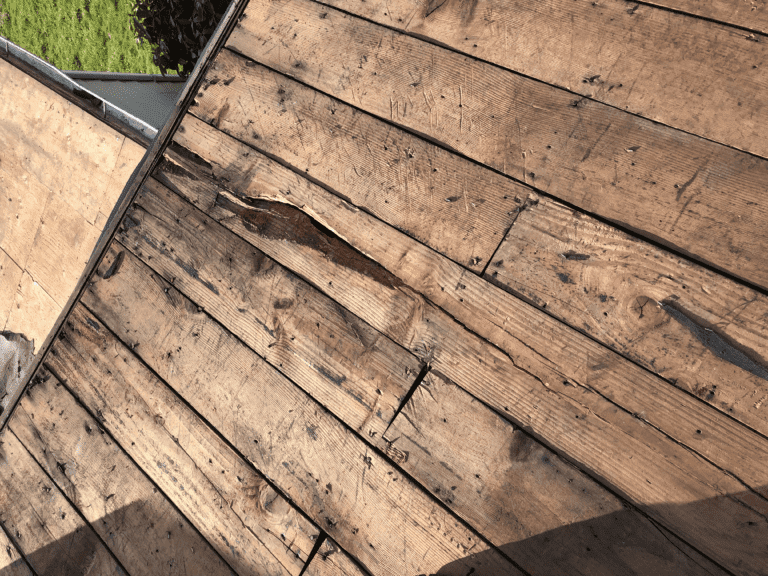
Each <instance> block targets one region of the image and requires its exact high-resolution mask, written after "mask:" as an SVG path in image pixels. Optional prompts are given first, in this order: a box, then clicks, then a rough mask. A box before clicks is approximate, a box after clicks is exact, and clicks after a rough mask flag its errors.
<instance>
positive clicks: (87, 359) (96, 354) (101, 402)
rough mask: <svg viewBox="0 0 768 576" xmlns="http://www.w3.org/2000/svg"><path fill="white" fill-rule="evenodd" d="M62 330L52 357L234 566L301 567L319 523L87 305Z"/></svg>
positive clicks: (272, 570) (283, 570) (262, 570)
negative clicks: (290, 501) (153, 371)
mask: <svg viewBox="0 0 768 576" xmlns="http://www.w3.org/2000/svg"><path fill="white" fill-rule="evenodd" d="M84 327H87V328H88V330H87V331H84ZM96 327H98V329H97V328H96ZM62 334H64V338H63V339H62V340H59V341H57V342H56V344H55V345H54V347H53V348H52V349H51V354H50V355H49V356H48V357H47V360H46V362H47V363H50V366H51V368H52V369H53V371H55V373H56V374H58V375H59V376H60V377H61V378H63V379H64V380H65V381H66V383H67V386H68V387H69V388H70V389H71V390H72V391H73V393H75V394H76V395H77V397H78V398H79V399H80V401H81V402H83V404H84V405H85V406H86V407H88V409H89V411H90V412H92V413H95V414H96V415H97V416H99V417H100V418H102V417H103V419H102V420H101V425H102V426H103V427H104V428H106V429H107V430H109V432H110V434H111V435H112V436H113V437H114V438H115V440H116V441H117V442H119V444H120V445H121V446H122V447H123V449H124V450H125V451H126V452H127V453H128V454H129V455H130V456H131V457H132V458H133V460H134V461H135V462H136V463H137V464H138V465H139V466H141V468H142V469H143V470H144V472H145V473H146V474H147V475H148V476H149V477H150V478H151V479H152V480H153V481H154V482H155V483H156V484H157V485H158V486H159V487H160V488H161V489H162V490H163V492H164V493H165V494H167V495H168V497H169V498H170V499H171V500H172V501H173V502H174V504H175V505H176V506H177V507H178V508H179V510H180V511H181V512H182V513H183V514H184V515H185V516H186V517H187V518H188V519H189V520H190V522H191V523H192V524H194V525H195V526H196V527H197V529H198V530H199V531H200V533H201V534H202V535H203V537H205V538H206V540H208V542H209V543H210V544H211V545H212V546H213V547H214V548H215V549H216V551H217V552H218V553H219V554H220V555H221V557H222V558H223V559H224V560H225V561H226V562H227V564H229V565H230V566H231V567H232V569H233V570H235V572H237V573H238V574H240V575H243V574H270V575H286V574H292V575H293V576H296V575H298V574H299V573H300V572H301V569H302V567H303V564H304V561H305V560H306V558H307V556H308V555H309V551H310V550H311V549H312V537H313V536H315V537H316V535H317V529H316V528H315V527H314V526H312V525H311V524H310V523H308V522H307V521H306V520H305V519H304V518H303V517H302V516H301V515H300V514H298V513H297V511H296V510H295V509H294V508H293V507H291V506H290V505H289V504H288V503H287V502H285V501H284V499H283V498H282V497H281V496H279V495H278V494H277V493H276V492H275V491H274V490H273V489H272V488H271V487H270V486H269V484H268V483H267V482H266V480H265V479H264V478H263V476H262V475H261V474H259V473H258V472H256V471H255V470H254V469H253V468H252V467H251V466H250V465H249V464H247V463H246V462H244V461H243V460H242V459H241V458H239V457H238V456H237V454H236V453H235V452H234V451H233V450H232V449H231V448H230V447H229V446H227V445H226V444H225V442H224V441H223V440H222V439H221V438H220V437H219V436H217V435H216V433H215V432H214V431H213V430H211V429H210V428H209V427H208V426H207V425H205V424H204V423H203V421H201V420H200V418H199V417H198V416H196V415H195V414H194V413H193V412H192V410H191V409H190V408H189V407H187V406H186V405H185V404H184V403H183V402H182V401H181V400H180V399H179V398H178V397H177V396H176V395H175V394H174V393H173V392H172V391H171V390H169V389H168V388H167V387H166V386H165V385H164V384H163V383H162V382H161V381H159V380H158V379H157V378H156V377H154V376H152V374H151V373H150V372H149V370H148V369H147V368H146V367H145V366H144V365H143V364H141V363H140V362H139V361H138V360H137V359H136V357H135V356H133V354H131V352H130V350H128V349H127V348H125V347H123V346H121V345H120V344H119V342H118V341H117V340H116V339H115V337H114V336H112V335H111V334H108V331H107V329H106V328H105V327H103V326H102V325H100V323H99V322H98V321H97V320H94V319H93V317H92V316H91V314H90V313H88V312H87V311H86V310H85V309H84V308H83V307H82V306H81V305H78V307H76V308H75V309H74V310H73V311H72V314H71V315H70V317H69V319H68V320H67V324H66V325H65V328H64V329H62ZM102 345H108V346H109V348H108V349H107V348H98V347H99V346H102ZM97 348H98V350H97ZM270 502H273V503H274V504H273V505H270ZM282 535H285V537H286V540H285V541H283V539H282Z"/></svg>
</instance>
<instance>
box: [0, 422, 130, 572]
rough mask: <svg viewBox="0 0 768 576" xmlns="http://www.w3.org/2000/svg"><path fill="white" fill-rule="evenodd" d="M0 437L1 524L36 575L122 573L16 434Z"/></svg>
mask: <svg viewBox="0 0 768 576" xmlns="http://www.w3.org/2000/svg"><path fill="white" fill-rule="evenodd" d="M0 440H2V444H1V445H0V523H2V524H3V528H4V529H5V531H6V532H7V533H8V534H9V535H10V537H11V538H12V540H13V543H14V544H15V545H16V546H18V548H19V550H20V551H21V553H22V554H23V555H24V557H25V558H26V560H27V562H29V564H30V566H31V567H32V569H33V570H34V571H35V573H36V574H39V575H40V576H43V575H46V576H47V575H48V574H51V575H53V574H67V575H69V574H79V575H82V576H125V572H124V571H123V570H122V568H121V567H120V566H119V565H118V564H117V562H116V561H115V559H114V558H113V557H112V556H111V555H110V553H109V551H108V550H107V548H106V547H105V546H104V544H103V543H102V542H101V541H100V540H99V538H98V536H96V533H95V532H94V531H93V530H92V529H91V527H90V526H88V524H86V522H85V521H84V520H83V519H82V518H81V517H80V516H79V515H78V513H77V512H76V511H75V509H74V508H72V506H71V505H70V504H69V502H67V500H66V499H65V498H64V496H63V494H62V493H61V492H60V491H59V489H58V488H57V487H56V485H55V484H54V483H53V482H51V481H50V479H49V478H48V477H47V476H46V475H45V473H44V472H43V470H42V469H41V468H40V466H38V465H37V463H36V462H35V461H34V460H33V459H32V457H31V456H30V455H29V453H28V452H27V451H26V450H25V448H24V447H23V446H22V445H21V442H19V440H18V439H17V438H16V436H14V434H13V433H12V432H10V431H9V430H8V429H5V430H3V432H2V433H1V434H0ZM3 576H5V573H3Z"/></svg>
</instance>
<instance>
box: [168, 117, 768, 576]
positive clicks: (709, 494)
mask: <svg viewBox="0 0 768 576" xmlns="http://www.w3.org/2000/svg"><path fill="white" fill-rule="evenodd" d="M193 125H194V126H195V127H197V128H200V129H202V128H203V127H204V124H202V123H197V124H190V126H193ZM208 130H209V132H210V133H213V132H214V131H213V130H211V129H210V128H208ZM210 133H209V135H208V138H207V140H205V139H200V140H194V139H190V140H187V137H188V136H189V135H190V134H191V131H190V130H189V129H188V130H187V131H186V132H185V133H184V142H180V143H183V144H184V145H189V146H190V147H191V148H192V150H193V152H195V153H197V154H199V155H200V156H202V157H204V158H206V159H209V158H218V160H217V162H219V163H220V164H219V165H218V166H221V165H226V166H227V168H226V169H221V168H219V167H218V166H217V165H214V164H212V165H211V169H214V170H216V171H217V172H218V177H219V178H220V179H221V176H224V175H225V174H226V173H229V174H230V175H231V177H232V179H231V181H233V180H236V179H237V178H240V179H241V180H239V181H240V182H243V179H242V175H243V171H241V168H242V167H243V164H244V162H243V158H241V155H242V154H243V153H244V151H245V150H247V148H248V147H247V146H245V145H243V144H241V143H234V142H232V141H231V139H227V138H226V137H225V136H222V137H221V138H220V139H219V140H218V141H219V143H220V144H221V145H220V146H219V147H218V148H215V149H213V150H212V149H210V148H208V149H207V150H206V149H205V148H206V147H208V146H210V145H211V144H212V142H213V141H215V140H216V139H215V137H214V136H212V135H211V134H210ZM176 138H177V139H178V138H179V134H177V135H176ZM226 142H228V144H227V145H224V143H226ZM243 157H244V156H243ZM237 159H239V163H238V162H235V160H237ZM251 162H254V164H251ZM254 165H257V166H264V167H266V168H265V170H264V177H263V178H262V177H261V174H260V177H259V178H256V179H253V178H252V179H251V180H245V182H249V185H247V186H243V187H242V188H241V190H240V191H239V194H240V195H241V197H243V198H245V199H246V200H249V199H250V200H253V199H255V198H271V199H275V198H279V200H280V202H290V203H295V204H294V205H295V206H301V207H303V208H302V210H304V211H305V212H306V213H308V214H311V215H312V217H313V218H315V219H316V220H317V221H318V222H319V223H320V224H322V225H324V226H326V227H327V228H329V229H330V230H333V231H335V232H336V233H338V234H339V236H340V237H342V238H345V239H346V240H347V241H348V242H350V244H351V245H353V246H359V247H361V250H364V251H365V253H367V254H368V255H369V256H371V257H372V258H373V259H374V260H376V261H378V262H379V263H381V264H382V265H383V266H384V267H385V268H386V269H388V270H391V271H392V272H393V273H394V274H396V275H397V277H399V278H401V279H402V280H403V281H405V282H406V283H407V284H408V285H410V286H413V287H414V289H415V290H418V291H419V292H422V293H423V294H425V295H426V296H427V297H428V298H429V299H431V300H432V301H433V302H434V303H435V304H437V305H439V306H441V307H442V308H443V309H444V310H445V311H447V312H448V313H449V314H450V317H449V316H448V315H447V314H446V313H445V312H444V311H443V310H440V309H438V308H436V307H435V306H434V305H433V304H432V303H430V302H429V301H427V300H426V299H424V298H423V297H422V296H420V295H419V294H418V293H416V292H414V291H413V290H411V289H409V288H408V287H406V286H400V287H397V288H394V289H390V288H387V287H384V286H382V285H381V284H378V283H376V282H374V281H371V280H370V279H369V278H367V277H366V276H363V275H361V274H359V273H357V272H356V271H354V270H351V269H349V268H347V267H345V266H344V265H343V264H339V263H336V262H332V261H327V260H325V259H324V258H322V256H320V255H319V254H318V253H317V252H316V251H314V250H311V249H308V248H305V247H303V246H297V245H289V244H286V243H283V242H280V241H276V240H274V239H272V238H270V237H268V236H266V235H262V234H260V232H259V230H257V229H254V228H253V227H251V229H250V230H249V229H248V228H246V226H245V225H244V224H243V221H242V219H241V218H242V217H245V218H246V219H247V218H248V217H249V213H248V212H247V206H248V204H247V203H246V202H245V201H242V200H239V199H238V198H237V197H236V196H234V195H233V194H230V193H228V192H226V191H223V190H222V191H221V193H220V197H221V198H220V200H219V202H218V203H217V204H216V205H214V206H213V207H212V209H211V210H210V211H209V213H210V214H211V217H212V218H214V219H217V220H221V221H222V222H223V223H225V225H226V226H227V227H229V228H230V229H232V230H234V231H235V232H236V233H237V234H238V235H240V236H242V237H243V238H245V239H247V240H248V241H249V242H250V243H252V244H253V245H254V246H256V247H257V248H259V249H260V250H262V251H263V252H265V253H266V254H268V255H269V256H270V257H271V258H274V259H275V260H276V261H278V262H280V263H281V264H283V265H284V266H286V267H287V268H289V269H291V270H293V271H295V272H296V273H298V274H300V275H301V276H303V277H304V278H307V279H308V280H309V281H310V282H312V283H313V284H314V285H315V286H318V287H319V288H320V289H321V290H322V291H323V292H325V293H326V294H328V295H329V296H330V297H331V298H333V299H334V300H336V301H337V302H339V303H340V304H342V305H343V306H345V307H346V308H348V309H349V310H351V311H353V312H354V313H355V314H357V315H359V316H360V317H361V318H363V319H365V320H367V321H368V322H369V323H371V325H372V326H374V327H376V328H377V329H378V330H380V331H381V332H382V333H384V334H386V335H388V336H389V337H390V338H392V340H394V341H395V342H398V343H401V344H402V345H403V346H405V347H408V348H409V349H410V350H412V351H413V352H414V353H416V354H417V355H418V356H419V357H420V358H422V359H424V360H425V361H430V362H431V364H432V366H433V367H435V368H436V369H438V370H440V371H441V372H442V373H443V374H445V375H447V376H448V377H449V378H451V380H453V381H455V382H457V383H458V384H459V385H460V386H462V387H463V388H464V389H465V390H467V391H468V392H470V393H471V394H473V395H474V396H476V397H477V398H478V399H480V400H482V401H483V402H485V403H487V404H489V405H490V406H492V407H494V408H495V409H497V410H499V411H500V412H502V413H505V414H506V415H507V416H508V418H509V419H510V420H511V421H513V423H516V424H518V425H522V427H524V428H525V429H526V431H529V432H531V433H532V434H533V435H534V436H535V437H536V438H537V439H539V440H541V441H543V442H545V444H547V445H549V446H550V447H552V448H554V449H555V451H556V452H558V453H559V454H561V455H567V457H568V459H569V460H575V461H576V462H578V463H579V465H580V467H582V469H585V470H587V471H589V472H590V473H591V474H593V475H594V476H595V477H597V478H600V479H601V481H603V482H605V483H606V484H607V485H609V486H610V487H612V488H613V489H614V490H615V491H617V492H618V493H619V494H621V495H622V496H623V497H625V498H626V499H628V500H630V501H631V502H632V503H634V504H636V505H637V506H639V507H640V508H642V509H643V510H644V511H647V512H648V513H649V514H654V515H655V516H654V518H655V520H656V521H658V522H660V523H661V524H662V525H665V526H666V527H667V528H669V529H670V530H672V531H673V532H674V533H676V534H677V535H678V536H680V537H681V538H682V539H683V540H685V541H686V542H688V543H690V544H692V545H693V546H695V547H696V548H698V549H699V550H701V551H702V552H704V553H705V554H707V555H708V556H709V557H711V558H712V559H714V560H716V561H718V562H720V563H721V564H723V565H725V566H739V567H740V568H739V569H740V570H742V571H743V572H744V573H755V574H757V573H759V572H760V571H761V570H762V568H760V561H758V559H754V563H752V564H749V563H750V562H753V559H752V558H750V559H749V560H746V561H745V558H748V557H749V554H750V552H748V551H749V550H753V549H754V548H753V546H755V545H756V544H750V543H749V541H751V542H753V543H754V542H758V541H760V539H761V538H766V537H768V525H766V521H765V516H764V514H765V513H764V512H762V511H761V510H763V508H764V507H765V500H764V499H763V498H762V497H760V496H757V494H755V493H754V492H752V493H750V492H749V491H748V490H747V491H745V490H746V485H745V484H743V483H742V481H739V480H734V479H733V477H732V476H730V475H729V474H727V473H724V472H722V471H720V470H718V468H716V467H715V466H713V465H711V464H710V463H709V462H706V461H704V460H702V459H701V458H700V457H699V456H698V455H697V454H696V453H695V452H694V451H693V449H695V450H696V451H698V452H700V453H701V454H706V455H707V457H710V456H711V457H717V458H719V459H721V460H723V459H725V460H724V462H725V463H726V464H727V466H729V467H731V468H733V466H734V464H735V465H736V466H737V467H738V469H739V471H740V472H742V473H744V476H746V475H749V476H750V477H751V478H752V480H751V481H750V482H752V483H753V484H754V489H755V490H761V491H763V492H764V491H765V486H764V479H765V477H766V474H765V472H764V471H761V467H762V466H763V465H764V464H763V463H762V462H761V463H756V462H755V461H754V460H755V458H754V452H753V450H758V451H761V452H762V451H764V450H765V446H764V442H765V441H764V439H763V438H761V437H759V436H757V435H756V434H754V433H753V432H751V431H749V430H747V429H745V428H744V427H743V426H741V425H739V424H738V423H736V422H734V421H733V420H730V419H729V418H725V417H723V416H722V415H721V414H719V413H718V412H717V411H716V410H714V409H713V408H711V407H708V406H706V405H704V404H703V403H701V402H700V401H698V400H696V399H692V398H691V397H690V396H689V395H687V394H684V393H683V392H682V391H680V390H678V389H677V388H674V387H671V386H669V384H667V383H665V382H663V381H661V380H659V379H658V377H655V376H653V375H651V374H649V373H648V372H647V371H645V370H642V369H640V368H639V367H637V366H636V365H634V364H632V363H630V362H628V361H626V360H625V359H623V358H621V357H620V356H619V355H617V354H616V353H615V352H612V351H610V350H608V349H607V348H605V347H602V346H600V345H598V344H597V343H595V342H594V341H592V340H591V339H588V338H585V337H584V336H583V335H579V333H578V332H576V331H574V330H572V329H570V328H568V327H567V326H564V325H563V324H562V323H561V322H559V321H557V320H555V319H553V318H551V317H549V316H547V315H546V314H543V313H542V312H540V311H538V310H536V309H535V308H534V307H532V306H529V305H526V304H524V303H522V302H521V301H520V300H519V299H517V298H514V297H512V296H511V295H509V294H507V293H506V292H504V291H503V290H501V289H498V288H496V287H494V286H492V285H490V284H489V283H488V282H486V281H484V280H482V279H480V278H478V277H477V276H476V275H474V274H471V273H469V272H468V271H467V270H465V269H463V268H461V267H460V266H458V265H456V264H455V263H452V262H450V261H449V260H448V259H446V258H444V257H441V256H439V255H437V254H436V253H434V252H433V251H430V250H428V249H427V248H426V247H424V246H423V245H422V244H419V243H416V242H413V241H412V240H410V239H408V238H407V237H406V236H405V235H404V234H400V233H397V232H396V231H395V230H393V229H392V228H390V227H386V226H384V225H383V224H382V223H381V222H380V221H378V220H376V219H374V218H372V217H370V216H369V215H367V214H366V213H365V212H363V211H356V210H355V208H354V207H351V206H349V205H348V204H347V203H346V202H344V201H343V200H341V199H340V198H338V197H336V196H335V195H332V194H330V193H328V192H327V191H325V190H324V189H322V188H320V187H318V186H315V185H312V184H311V183H309V182H307V181H305V182H304V183H303V184H301V185H299V184H298V183H297V182H296V179H295V174H292V173H290V172H288V171H287V169H285V168H284V167H282V166H279V165H277V164H276V163H273V162H272V163H270V162H267V161H266V160H265V159H263V158H262V159H258V160H252V161H249V162H248V163H247V166H248V167H249V169H251V168H253V167H254ZM186 169H187V170H189V171H190V173H192V172H194V171H195V170H197V171H200V170H201V165H200V164H197V165H193V164H192V163H190V164H189V165H188V166H187V168H186ZM281 171H284V172H281ZM238 173H239V175H238ZM281 174H282V175H283V178H284V179H285V180H284V181H285V185H283V186H282V187H277V186H274V184H275V183H276V182H277V181H279V180H280V175H281ZM227 177H229V176H225V178H227ZM187 182H189V180H187ZM222 182H224V180H222ZM177 184H178V185H179V186H181V185H183V179H179V180H178V181H177ZM281 189H282V190H287V191H289V192H290V194H287V193H286V194H283V193H282V192H281V191H280V190H281ZM250 200H249V201H250ZM227 202H229V203H231V204H236V203H237V202H241V203H242V206H241V207H239V208H236V213H239V214H240V215H241V218H233V215H237V214H236V213H233V212H232V210H231V209H229V208H227V206H228V205H229V204H227ZM352 216H354V217H352ZM329 279H332V280H333V282H332V284H330V285H329V283H328V281H329ZM453 318H455V319H456V320H454V319H453ZM404 319H405V320H404ZM458 322H461V323H462V324H463V325H464V326H466V327H467V328H469V329H471V330H472V331H473V332H474V333H475V334H478V335H479V336H480V337H478V336H474V335H472V334H471V333H469V332H467V331H465V330H464V328H463V327H462V326H461V325H460V324H459V323H458ZM481 337H482V338H487V339H488V340H489V341H490V342H493V343H494V344H496V345H498V346H499V347H500V348H501V350H503V352H502V351H500V350H499V349H498V348H496V347H494V346H491V345H490V344H488V342H486V341H484V340H482V339H481ZM553 343H556V345H553ZM545 384H546V385H545ZM654 389H655V391H656V395H655V396H654V395H649V394H648V392H649V391H654ZM641 390H642V392H640V391H641ZM606 391H607V393H606ZM621 391H629V393H634V394H637V398H638V401H641V402H643V403H645V405H644V412H645V416H644V417H645V418H648V416H647V415H648V414H653V415H654V416H653V417H654V419H658V420H660V421H661V424H662V425H661V426H660V428H661V429H662V430H667V429H669V431H670V432H669V434H671V436H672V438H673V439H674V440H672V439H670V437H669V436H666V435H665V434H662V433H661V432H659V431H658V430H656V429H655V428H652V427H651V426H648V425H646V424H645V423H644V422H643V421H641V420H640V419H638V418H635V417H634V416H633V415H632V414H630V413H628V412H625V411H623V410H621V409H620V408H619V407H618V406H617V405H615V404H613V403H611V402H609V401H608V399H607V398H610V397H611V394H616V393H617V392H621ZM679 394H683V395H684V397H683V398H682V402H681V401H680V400H681V397H680V396H679ZM603 395H605V396H603ZM606 396H607V398H606ZM649 421H650V420H649ZM692 425H693V426H692ZM654 426H657V424H656V423H654ZM715 428H717V429H719V430H723V431H726V430H727V431H728V432H727V433H726V434H728V435H729V440H728V442H722V441H721V440H720V436H718V435H716V434H712V433H710V435H709V436H708V437H706V438H704V435H702V434H697V433H696V430H697V429H701V430H710V431H712V430H714V429H715ZM731 442H733V443H735V444H731ZM734 445H740V446H741V447H740V448H737V449H735V448H734ZM744 476H739V478H741V479H742V480H743V478H744ZM713 499H715V500H714V501H716V502H718V505H720V506H723V507H724V510H725V509H728V511H727V512H726V511H723V514H724V518H726V519H727V520H726V521H727V522H729V524H728V526H726V525H725V524H723V523H721V522H712V521H711V518H710V517H709V516H708V513H707V512H706V510H705V509H700V510H698V513H697V514H689V513H688V512H689V511H688V510H686V511H685V512H683V510H682V508H677V507H674V506H670V507H654V505H655V504H659V503H663V502H668V503H680V502H684V503H688V502H697V501H702V500H713ZM741 515H746V516H748V517H749V519H747V518H746V517H742V518H741V520H739V517H740V516H741ZM763 532H766V535H765V536H764V535H763V534H762V533H763ZM731 539H732V540H731ZM726 541H728V542H729V544H728V545H724V542H726ZM739 549H740V551H739Z"/></svg>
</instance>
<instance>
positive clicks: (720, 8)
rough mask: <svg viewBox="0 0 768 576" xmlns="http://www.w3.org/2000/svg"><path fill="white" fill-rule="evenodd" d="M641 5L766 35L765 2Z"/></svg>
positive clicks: (684, 0)
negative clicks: (679, 12)
mask: <svg viewBox="0 0 768 576" xmlns="http://www.w3.org/2000/svg"><path fill="white" fill-rule="evenodd" d="M643 4H651V5H654V6H661V7H663V8H671V9H672V10H679V11H681V12H685V13H686V14H693V15H696V16H703V17H705V18H709V19H711V20H716V21H717V22H722V23H723V24H732V25H734V26H741V27H743V28H749V29H750V30H754V31H755V32H762V33H763V34H768V4H766V2H765V0H741V1H740V2H734V1H733V0H708V1H707V2H701V0H643Z"/></svg>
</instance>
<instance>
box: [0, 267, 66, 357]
mask: <svg viewBox="0 0 768 576" xmlns="http://www.w3.org/2000/svg"><path fill="white" fill-rule="evenodd" d="M59 314H61V306H59V305H58V304H57V303H56V302H55V301H54V300H53V298H51V297H50V296H49V295H48V293H47V292H46V291H45V290H43V287H42V286H40V284H38V283H37V282H35V280H34V279H33V278H32V276H30V275H29V274H28V273H27V272H24V273H23V274H22V275H21V282H20V283H19V287H18V289H17V290H16V294H15V295H14V300H13V304H12V305H11V312H10V314H9V315H8V320H7V322H6V323H5V329H6V330H8V331H9V332H15V333H17V334H22V335H23V336H24V337H25V338H26V339H27V340H34V342H35V348H34V353H35V354H37V353H38V351H39V350H40V347H41V345H42V343H43V341H44V340H45V338H46V337H47V336H48V334H50V332H51V329H52V328H53V325H54V323H55V322H56V319H57V318H58V317H59Z"/></svg>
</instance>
